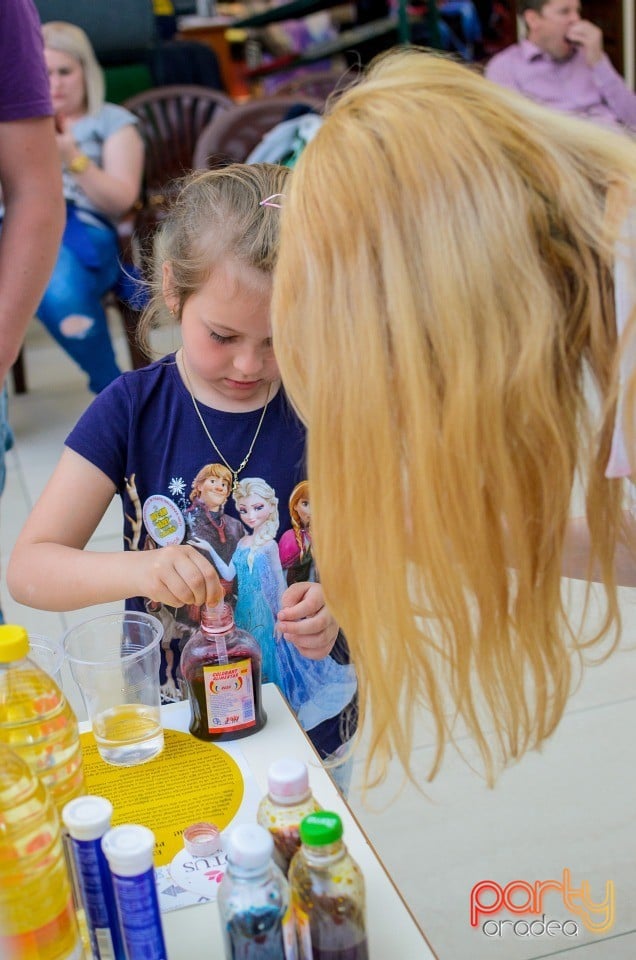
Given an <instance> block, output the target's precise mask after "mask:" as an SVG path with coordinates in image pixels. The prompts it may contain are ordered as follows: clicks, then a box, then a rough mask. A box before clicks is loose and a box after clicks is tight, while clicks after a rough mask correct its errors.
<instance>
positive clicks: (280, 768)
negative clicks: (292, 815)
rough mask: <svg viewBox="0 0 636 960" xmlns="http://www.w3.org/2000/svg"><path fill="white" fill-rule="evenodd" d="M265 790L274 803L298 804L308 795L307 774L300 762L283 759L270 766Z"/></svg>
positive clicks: (287, 758) (290, 758) (288, 758)
mask: <svg viewBox="0 0 636 960" xmlns="http://www.w3.org/2000/svg"><path fill="white" fill-rule="evenodd" d="M267 789H268V791H269V795H270V797H271V798H272V800H274V801H275V803H286V804H292V803H300V801H301V800H305V799H306V798H307V796H308V794H309V774H308V773H307V767H306V765H305V764H304V763H303V762H302V760H295V759H293V758H292V757H283V758H282V759H281V760H275V761H274V763H272V764H270V767H269V770H268V771H267Z"/></svg>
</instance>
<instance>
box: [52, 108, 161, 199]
mask: <svg viewBox="0 0 636 960" xmlns="http://www.w3.org/2000/svg"><path fill="white" fill-rule="evenodd" d="M58 144H59V145H60V153H61V155H62V162H63V163H64V164H65V166H68V165H69V163H71V161H72V160H73V159H75V157H77V156H78V154H79V152H80V151H79V149H78V147H77V144H76V143H75V141H74V139H73V137H72V134H71V133H70V130H68V131H67V130H66V129H65V133H64V134H62V135H60V136H58ZM143 165H144V144H143V140H142V139H141V135H140V134H139V132H138V131H137V129H136V127H135V126H134V125H133V124H127V125H126V126H125V127H120V129H119V130H116V131H115V133H112V134H111V135H110V137H108V139H107V140H106V141H105V143H104V146H103V149H102V159H101V165H100V166H97V164H95V163H90V164H89V165H88V166H87V168H86V170H84V171H83V172H82V173H76V174H73V176H74V177H75V179H76V180H77V182H78V184H79V185H80V187H81V188H82V190H83V191H84V193H85V194H86V196H87V197H88V199H89V200H90V201H91V203H93V204H94V205H95V207H96V208H97V209H98V210H100V211H101V212H102V213H105V214H107V215H108V216H110V217H115V218H117V217H121V216H123V214H125V213H126V212H127V211H128V210H130V208H131V207H132V205H133V204H134V202H135V201H136V200H137V198H138V197H139V193H140V191H141V178H142V174H143Z"/></svg>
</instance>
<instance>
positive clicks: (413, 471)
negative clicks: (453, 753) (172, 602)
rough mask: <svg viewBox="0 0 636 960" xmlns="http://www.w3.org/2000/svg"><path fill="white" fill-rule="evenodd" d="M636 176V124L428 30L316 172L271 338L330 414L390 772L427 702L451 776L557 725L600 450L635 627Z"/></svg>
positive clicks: (375, 77) (601, 492) (612, 624)
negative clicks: (489, 68)
mask: <svg viewBox="0 0 636 960" xmlns="http://www.w3.org/2000/svg"><path fill="white" fill-rule="evenodd" d="M635 180H636V148H635V147H634V146H633V144H632V143H631V142H630V141H629V140H628V139H627V138H622V137H620V136H619V135H612V134H611V133H609V132H608V131H606V130H600V129H597V128H596V127H594V126H593V125H592V124H589V123H587V124H584V123H582V122H579V121H576V120H570V119H568V118H566V117H564V116H561V115H557V114H556V113H554V114H553V113H549V112H547V111H545V110H543V109H541V108H540V107H537V106H536V105H534V104H532V103H531V102H530V101H527V100H525V99H523V98H521V97H519V96H517V95H515V94H514V93H511V92H510V91H507V90H505V89H504V88H500V87H496V86H495V85H494V84H491V83H489V82H488V81H487V80H485V79H483V78H482V77H481V76H479V75H477V74H476V73H473V72H472V71H470V70H469V69H467V68H466V67H464V66H460V65H458V64H455V63H453V62H451V61H448V60H446V59H444V58H442V57H439V56H434V55H429V54H425V53H423V52H422V51H418V50H410V51H405V52H404V51H403V52H400V53H392V54H389V55H387V56H384V57H382V58H381V59H380V61H379V62H378V63H376V64H374V65H373V66H372V68H371V70H370V72H369V74H368V76H367V78H366V79H365V80H363V81H362V82H361V83H360V84H358V85H356V86H354V87H352V88H351V89H349V90H348V91H347V92H345V93H344V94H343V95H342V96H341V97H340V98H339V99H338V100H337V101H336V102H335V103H334V104H333V105H332V106H331V108H330V111H328V115H327V118H326V120H325V121H324V123H323V125H322V126H321V129H320V130H319V131H318V133H317V135H316V137H315V138H314V140H313V141H312V142H311V143H310V144H309V145H308V146H307V148H306V150H305V151H304V153H303V155H302V156H301V158H300V161H299V163H298V165H297V167H296V168H295V169H294V173H293V177H292V179H291V185H290V187H289V188H288V190H287V193H288V196H287V199H286V200H285V209H284V213H283V222H282V234H281V248H280V253H279V260H278V266H277V271H276V277H275V283H274V299H273V305H272V310H273V321H274V349H275V352H276V356H277V358H278V361H279V365H280V369H281V373H282V376H283V382H284V383H285V386H286V389H287V390H288V392H289V394H290V396H291V398H292V401H293V402H294V404H295V405H296V407H297V409H298V410H299V412H300V414H301V416H302V417H303V419H304V420H305V421H306V423H307V424H308V426H309V484H310V488H311V491H312V540H313V545H314V553H315V555H316V561H317V564H318V568H319V569H320V574H321V581H322V583H323V586H324V589H325V595H326V599H327V602H328V604H329V606H330V608H331V610H332V612H333V614H334V616H335V617H336V618H337V620H338V621H339V623H340V624H341V625H342V628H343V630H344V632H345V634H346V636H347V638H348V641H349V644H350V646H351V650H352V658H353V661H354V662H355V665H356V669H357V671H358V676H359V680H360V690H361V696H360V705H361V711H362V721H364V720H365V718H369V719H370V724H371V730H370V732H371V751H370V754H369V757H368V759H367V764H366V777H367V783H371V782H375V780H376V779H379V778H381V777H382V775H383V773H385V772H386V767H387V764H388V761H389V759H390V758H391V756H392V755H393V753H394V752H395V753H397V755H398V757H399V759H400V761H401V763H402V765H403V766H404V768H405V769H406V770H407V771H409V772H410V769H411V768H410V757H411V748H412V740H413V725H414V719H415V711H416V709H417V706H418V703H422V702H423V703H424V704H426V705H427V707H428V708H429V709H430V711H431V714H432V716H433V718H434V722H435V727H436V743H437V751H436V754H435V757H434V760H433V762H432V764H431V768H430V770H429V778H430V779H432V778H433V777H434V776H435V775H436V773H437V772H438V770H439V766H440V763H441V761H442V757H443V753H444V749H445V745H446V744H447V743H448V741H449V740H451V739H452V738H453V736H454V733H456V732H458V731H459V732H461V733H463V732H465V731H466V730H467V731H468V732H469V733H470V734H471V735H472V736H473V737H474V739H475V741H476V744H477V747H478V749H479V751H480V755H481V758H482V762H483V766H484V770H485V773H486V776H487V778H488V780H489V782H491V783H492V781H493V779H494V777H495V775H496V773H497V772H498V770H499V769H500V767H501V765H502V764H504V763H506V762H508V761H509V760H510V759H511V758H518V757H520V756H521V755H522V754H523V753H524V751H526V750H528V749H530V748H533V747H535V746H537V745H539V744H540V743H541V742H542V741H543V740H544V739H545V738H546V737H548V736H549V735H550V734H551V733H552V732H553V731H554V729H555V727H556V725H557V723H558V721H559V719H560V717H561V715H562V713H563V710H564V706H565V703H566V699H567V697H568V694H569V692H570V686H571V677H572V666H573V664H572V652H573V648H574V650H578V651H579V656H580V650H581V649H582V646H583V641H582V640H580V639H579V638H578V637H576V636H575V635H574V633H575V631H574V627H573V625H572V624H571V623H570V622H569V620H568V615H567V612H566V610H565V608H564V605H563V603H562V597H561V561H562V555H563V550H564V538H565V534H566V525H567V521H568V513H569V509H570V503H571V495H572V489H573V484H574V480H575V476H576V474H577V470H579V469H581V470H582V471H583V476H584V483H585V486H586V493H587V516H588V522H589V525H590V530H591V541H592V561H591V565H590V571H591V569H592V563H594V564H598V566H599V568H600V572H601V574H602V579H603V582H604V584H605V594H606V597H607V604H606V608H605V619H604V622H603V624H602V626H601V628H600V631H599V634H598V636H600V635H601V634H606V633H608V632H609V635H610V638H611V639H614V640H615V637H616V635H617V630H618V626H619V613H618V606H617V599H616V586H615V575H614V570H613V563H612V558H613V553H614V548H615V545H616V542H617V539H619V538H620V537H621V536H622V533H621V519H620V518H621V511H620V503H621V492H622V491H621V483H620V482H619V481H616V480H606V479H605V477H604V470H605V466H606V463H607V460H608V454H609V448H610V439H611V433H612V426H613V421H614V410H615V401H616V389H617V388H616V380H617V376H616V366H617V358H616V354H617V349H616V347H617V344H616V332H615V319H614V306H613V292H612V286H613V283H612V261H613V255H614V243H615V239H616V235H617V231H618V226H619V221H620V219H621V216H622V215H623V214H624V212H625V209H626V206H627V200H628V199H629V198H631V194H632V189H633V185H634V182H635ZM608 195H609V200H610V201H611V202H609V203H608ZM614 201H616V202H614ZM610 208H611V209H610ZM584 371H586V372H587V373H586V375H587V374H589V375H590V376H591V378H592V381H593V382H594V383H595V384H596V387H597V389H598V391H599V393H600V397H601V401H602V414H601V418H600V421H601V422H600V426H599V424H598V423H596V424H594V423H592V422H591V419H592V418H591V416H590V414H589V408H588V402H587V400H586V396H585V394H584V389H583V373H584ZM336 463H337V464H338V481H337V482H336V483H334V474H333V470H334V464H336ZM343 530H346V533H344V534H343ZM511 567H514V568H515V570H514V573H513V572H512V571H511ZM594 639H595V640H596V639H597V637H594ZM588 642H589V640H588ZM491 731H492V733H491Z"/></svg>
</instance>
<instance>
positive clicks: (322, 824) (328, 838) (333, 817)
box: [299, 810, 342, 847]
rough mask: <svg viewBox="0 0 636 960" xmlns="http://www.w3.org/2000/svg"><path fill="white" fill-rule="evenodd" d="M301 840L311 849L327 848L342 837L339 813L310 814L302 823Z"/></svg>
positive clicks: (321, 811) (326, 811) (300, 828)
mask: <svg viewBox="0 0 636 960" xmlns="http://www.w3.org/2000/svg"><path fill="white" fill-rule="evenodd" d="M299 832H300V839H301V840H302V842H303V843H306V844H307V846H309V847H325V846H327V844H329V843H335V842H336V841H337V840H340V837H341V836H342V820H341V819H340V817H339V816H338V814H337V813H331V812H329V811H328V810H320V811H319V812H318V813H308V814H307V816H306V817H303V819H302V820H301V821H300V827H299Z"/></svg>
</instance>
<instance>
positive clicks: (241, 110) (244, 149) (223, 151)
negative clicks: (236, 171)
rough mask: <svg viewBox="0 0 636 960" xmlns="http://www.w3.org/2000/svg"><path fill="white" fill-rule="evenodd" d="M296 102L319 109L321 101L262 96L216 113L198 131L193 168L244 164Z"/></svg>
mask: <svg viewBox="0 0 636 960" xmlns="http://www.w3.org/2000/svg"><path fill="white" fill-rule="evenodd" d="M299 105H306V106H309V107H312V108H313V109H314V110H317V111H318V112H320V111H321V110H322V108H323V106H324V102H323V101H322V100H319V99H316V98H314V97H310V96H308V95H304V94H298V95H292V96H272V97H261V98H260V99H258V100H250V101H248V102H247V103H241V104H235V105H234V106H233V107H232V109H231V110H227V111H225V112H223V113H218V114H217V115H216V116H215V117H213V119H212V120H211V121H210V123H208V124H207V126H206V127H205V128H204V129H203V130H202V131H201V134H200V136H199V139H198V141H197V144H196V146H195V149H194V167H195V169H198V170H206V169H210V168H211V167H215V166H220V165H223V164H226V163H243V162H244V161H245V160H246V159H247V157H248V156H249V154H250V153H251V152H252V150H253V149H254V147H255V146H257V144H259V143H260V142H261V140H262V139H263V137H264V135H265V134H266V133H267V132H268V131H269V130H271V129H272V127H275V126H276V124H278V123H281V122H282V121H283V120H284V119H285V118H286V116H287V114H288V112H289V111H290V110H291V109H292V108H294V107H297V106H299Z"/></svg>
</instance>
